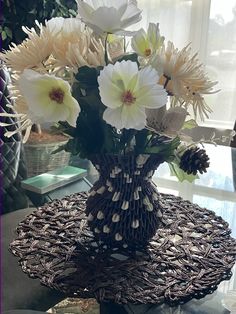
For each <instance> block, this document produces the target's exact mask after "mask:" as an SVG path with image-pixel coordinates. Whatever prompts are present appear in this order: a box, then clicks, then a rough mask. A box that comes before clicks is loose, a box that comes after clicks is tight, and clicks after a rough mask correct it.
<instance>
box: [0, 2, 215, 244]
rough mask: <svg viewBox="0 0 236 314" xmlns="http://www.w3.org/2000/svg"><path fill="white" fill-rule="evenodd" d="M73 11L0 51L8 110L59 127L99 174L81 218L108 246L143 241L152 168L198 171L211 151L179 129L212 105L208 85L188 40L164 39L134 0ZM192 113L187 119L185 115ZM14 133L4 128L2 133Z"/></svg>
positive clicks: (151, 230)
mask: <svg viewBox="0 0 236 314" xmlns="http://www.w3.org/2000/svg"><path fill="white" fill-rule="evenodd" d="M77 4H78V16H77V18H67V19H64V18H53V19H51V20H49V21H45V25H41V24H39V23H37V22H36V28H35V29H27V28H24V31H25V32H26V33H27V35H28V38H27V39H26V40H25V41H24V42H23V43H22V44H20V45H13V46H12V47H11V48H10V50H9V51H5V52H4V53H2V54H1V58H2V60H3V61H4V62H5V63H6V65H7V66H8V67H9V68H11V71H12V87H11V90H12V96H14V97H15V98H16V111H17V113H16V116H17V117H18V119H19V120H20V122H21V126H20V129H22V130H23V129H24V130H25V131H24V136H25V140H26V139H27V137H28V135H29V133H30V129H31V126H32V124H33V123H45V122H46V123H54V126H53V129H54V131H55V130H56V131H57V132H61V133H63V134H67V135H68V136H69V140H68V142H67V143H66V144H65V145H64V146H63V147H60V149H61V150H63V149H64V150H66V151H68V152H71V153H73V154H77V155H79V156H80V157H81V158H87V159H89V160H91V161H92V163H93V164H94V166H95V167H96V169H97V170H98V172H99V174H100V177H99V180H98V181H97V182H96V183H95V184H94V186H93V188H92V189H91V191H90V194H89V197H88V199H87V205H86V214H87V220H88V224H89V226H90V228H91V230H92V231H93V233H94V235H95V237H96V238H97V239H99V240H101V241H103V242H105V243H107V244H110V245H112V246H114V245H115V246H120V245H122V246H123V247H127V246H131V247H132V246H134V247H135V246H137V245H145V244H146V243H147V242H148V240H149V239H150V238H151V237H152V236H153V235H154V234H155V233H156V230H157V228H158V226H159V225H160V224H161V220H162V215H163V206H162V202H161V199H160V195H159V194H158V192H157V190H156V188H155V186H154V184H153V183H152V180H151V178H152V175H153V173H154V171H155V169H156V168H157V167H158V166H159V165H160V164H161V163H163V162H167V163H168V164H169V166H170V169H171V173H172V174H173V175H176V176H177V177H178V178H179V179H180V180H181V181H182V180H184V179H186V180H188V181H190V182H191V181H193V180H194V179H195V178H196V177H197V175H198V173H203V172H206V169H207V167H208V166H209V158H208V156H207V155H206V152H205V150H204V149H203V148H200V147H198V146H197V144H198V143H194V142H193V141H192V140H191V138H189V137H187V136H185V135H184V134H183V132H182V130H183V129H186V128H191V127H195V126H197V123H196V121H195V118H197V117H198V116H199V117H200V118H201V119H204V118H205V117H207V116H208V113H209V112H210V111H211V109H210V107H209V106H208V105H207V104H206V102H205V100H204V95H205V94H211V93H214V92H215V91H214V90H213V87H214V86H215V85H216V82H212V81H211V80H210V79H209V78H208V76H207V75H206V73H205V70H204V66H203V65H202V64H201V63H200V62H199V60H198V58H197V54H192V52H191V48H190V46H189V45H188V46H187V47H185V48H183V49H182V50H179V49H177V48H175V46H174V44H173V43H172V42H167V43H166V42H165V39H164V37H163V36H161V34H160V30H159V24H154V23H150V24H149V26H148V29H147V30H146V31H145V30H144V29H140V30H139V31H136V32H132V31H130V30H127V28H128V27H130V26H131V25H132V24H135V23H137V22H139V21H140V20H141V11H140V10H139V8H138V6H137V4H136V2H135V1H132V0H119V1H116V0H109V1H105V0H103V1H102V0H96V1H90V0H86V1H81V0H77ZM190 111H192V112H193V114H194V119H190V118H188V117H189V112H190ZM12 134H13V133H12V132H8V133H7V134H6V136H11V135H12Z"/></svg>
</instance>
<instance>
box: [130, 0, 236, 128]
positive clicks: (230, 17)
mask: <svg viewBox="0 0 236 314" xmlns="http://www.w3.org/2000/svg"><path fill="white" fill-rule="evenodd" d="M138 3H139V7H140V8H141V9H142V10H143V20H142V21H141V22H140V23H139V24H138V25H137V26H136V29H138V28H140V27H144V28H146V27H147V25H148V23H149V22H159V23H160V30H161V33H162V34H163V35H164V36H165V38H166V40H171V41H173V42H174V43H175V45H176V47H179V48H183V47H184V46H185V45H187V44H188V43H190V42H191V43H192V48H193V52H196V51H198V52H199V58H200V60H201V61H202V62H204V63H205V64H206V70H207V71H208V74H209V76H210V77H211V79H212V80H217V81H219V84H218V86H217V89H220V90H221V91H220V92H219V93H217V94H214V95H210V96H209V97H207V98H206V100H207V103H208V104H209V105H210V106H211V108H212V109H213V113H212V114H210V117H209V119H208V120H206V121H205V122H204V125H209V126H214V127H222V128H232V127H233V124H234V121H235V120H236V0H139V1H138Z"/></svg>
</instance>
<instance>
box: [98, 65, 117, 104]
mask: <svg viewBox="0 0 236 314" xmlns="http://www.w3.org/2000/svg"><path fill="white" fill-rule="evenodd" d="M113 71H114V66H113V65H112V64H109V65H107V66H106V67H104V69H103V70H102V71H101V72H100V75H99V77H98V84H99V93H100V96H101V100H102V103H103V104H104V105H105V106H107V107H110V108H117V107H119V106H121V104H122V103H121V95H122V91H121V89H120V88H119V87H117V85H115V84H114V82H113V80H112V75H113Z"/></svg>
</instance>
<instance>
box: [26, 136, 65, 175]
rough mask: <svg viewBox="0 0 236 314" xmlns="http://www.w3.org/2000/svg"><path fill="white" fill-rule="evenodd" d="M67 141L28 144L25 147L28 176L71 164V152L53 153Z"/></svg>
mask: <svg viewBox="0 0 236 314" xmlns="http://www.w3.org/2000/svg"><path fill="white" fill-rule="evenodd" d="M66 142H67V141H63V142H56V143H45V144H28V143H26V144H25V145H24V147H25V158H26V165H27V171H28V177H33V176H36V175H39V174H41V173H44V172H48V171H51V170H54V169H56V168H59V167H63V166H66V165H68V164H69V161H70V153H67V152H65V151H61V152H59V153H56V154H52V152H53V151H55V150H56V149H57V148H58V147H59V146H61V145H64V144H66Z"/></svg>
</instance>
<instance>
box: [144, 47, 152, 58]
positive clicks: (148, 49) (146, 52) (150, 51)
mask: <svg viewBox="0 0 236 314" xmlns="http://www.w3.org/2000/svg"><path fill="white" fill-rule="evenodd" d="M151 53H152V50H151V49H150V48H147V49H145V51H144V54H145V56H146V57H149V56H150V55H151Z"/></svg>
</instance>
